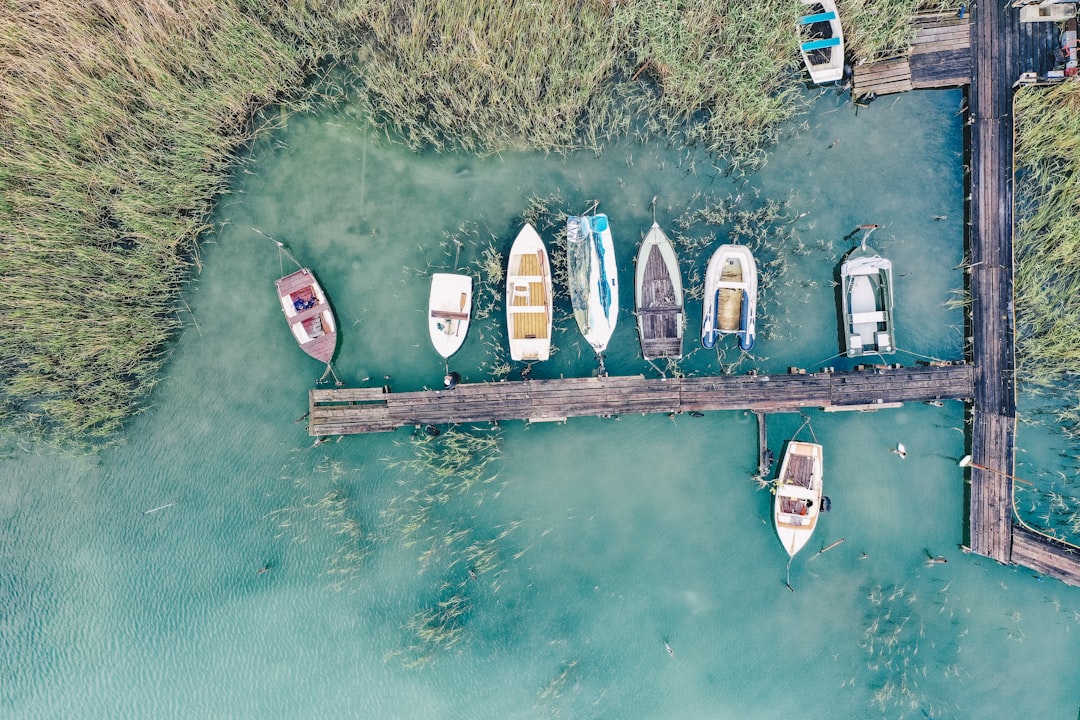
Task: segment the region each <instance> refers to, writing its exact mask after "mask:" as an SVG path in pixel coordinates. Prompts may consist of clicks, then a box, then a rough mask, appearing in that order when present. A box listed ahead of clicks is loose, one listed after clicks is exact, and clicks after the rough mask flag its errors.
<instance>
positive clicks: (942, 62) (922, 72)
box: [851, 12, 971, 98]
mask: <svg viewBox="0 0 1080 720" xmlns="http://www.w3.org/2000/svg"><path fill="white" fill-rule="evenodd" d="M915 29H916V32H915V39H914V41H913V42H912V44H911V48H910V49H908V51H907V52H905V53H902V54H898V55H897V56H896V57H892V58H887V59H882V60H877V61H875V62H868V63H863V64H861V65H857V66H855V70H854V77H853V78H852V90H851V95H852V97H854V98H864V97H866V96H870V95H888V94H890V93H899V92H905V91H907V90H918V89H925V88H943V87H960V86H962V85H967V84H968V83H969V82H970V81H971V16H969V15H967V16H965V17H963V18H961V17H959V15H958V14H957V13H955V12H951V13H934V14H925V15H918V16H917V17H916V18H915Z"/></svg>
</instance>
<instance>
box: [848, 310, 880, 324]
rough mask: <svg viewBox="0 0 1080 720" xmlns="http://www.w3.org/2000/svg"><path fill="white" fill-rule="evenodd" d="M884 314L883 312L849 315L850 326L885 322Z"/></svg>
mask: <svg viewBox="0 0 1080 720" xmlns="http://www.w3.org/2000/svg"><path fill="white" fill-rule="evenodd" d="M885 319H886V317H885V313H883V312H862V313H852V314H851V324H852V325H862V324H864V323H879V322H885Z"/></svg>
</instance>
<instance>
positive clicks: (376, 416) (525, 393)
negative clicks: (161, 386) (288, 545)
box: [308, 363, 975, 437]
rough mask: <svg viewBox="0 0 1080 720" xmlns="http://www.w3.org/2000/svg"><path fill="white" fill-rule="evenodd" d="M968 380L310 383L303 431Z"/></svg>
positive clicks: (789, 400)
mask: <svg viewBox="0 0 1080 720" xmlns="http://www.w3.org/2000/svg"><path fill="white" fill-rule="evenodd" d="M974 377H975V371H974V368H973V367H972V366H971V365H969V364H964V363H958V364H947V365H936V366H917V367H902V366H895V365H893V366H873V367H867V368H866V369H863V370H857V371H852V372H820V373H809V374H804V373H801V372H791V373H788V374H783V375H761V374H748V375H721V376H715V377H672V378H646V377H643V376H641V375H633V376H621V377H612V376H605V377H587V378H556V379H550V380H521V381H513V382H511V381H504V382H490V383H466V384H460V385H457V386H456V387H454V388H453V389H450V390H417V391H411V392H391V391H390V389H389V388H378V387H376V388H341V389H333V390H318V389H317V390H312V391H311V394H310V406H309V415H308V423H309V425H308V432H309V433H310V434H311V435H314V436H318V437H325V436H328V435H351V434H356V433H370V432H389V431H392V430H395V429H397V428H400V427H413V426H417V425H442V424H447V423H470V422H490V421H504V420H528V421H531V422H550V421H562V420H566V419H567V418H571V417H584V416H615V415H629V414H647V413H664V414H670V413H685V412H707V411H714V410H752V411H755V412H781V411H789V412H790V411H798V410H799V409H800V408H807V407H815V408H824V409H825V410H876V409H880V408H885V407H896V405H897V403H905V402H930V401H937V400H948V399H957V400H968V399H970V398H971V397H972V394H973V392H974Z"/></svg>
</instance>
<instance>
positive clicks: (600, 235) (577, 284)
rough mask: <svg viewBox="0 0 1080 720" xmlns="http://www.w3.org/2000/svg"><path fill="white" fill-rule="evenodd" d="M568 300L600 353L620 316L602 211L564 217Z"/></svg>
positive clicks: (615, 274) (611, 248) (611, 247)
mask: <svg viewBox="0 0 1080 720" xmlns="http://www.w3.org/2000/svg"><path fill="white" fill-rule="evenodd" d="M566 262H567V270H568V271H569V282H570V302H571V304H572V305H573V308H574V318H575V319H576V320H577V322H578V327H579V328H580V330H581V334H582V335H583V336H584V337H585V340H586V341H587V342H588V343H589V345H591V346H592V349H593V350H595V351H596V353H597V354H598V355H599V354H601V353H603V352H604V350H606V349H607V345H608V342H609V341H610V340H611V335H612V333H613V332H615V324H616V322H617V321H618V319H619V284H618V283H619V279H618V268H617V267H616V264H615V245H614V242H613V240H612V238H611V226H610V225H609V224H608V217H607V215H604V214H603V213H599V214H596V215H578V216H570V217H569V218H567V220H566Z"/></svg>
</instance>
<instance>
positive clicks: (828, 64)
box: [799, 0, 844, 85]
mask: <svg viewBox="0 0 1080 720" xmlns="http://www.w3.org/2000/svg"><path fill="white" fill-rule="evenodd" d="M802 2H803V4H804V5H806V6H807V14H806V15H803V16H802V18H801V19H800V20H799V50H800V51H801V52H802V58H803V62H804V63H805V64H806V69H807V70H809V71H810V79H811V80H813V81H814V82H815V83H816V84H818V85H823V84H825V83H832V82H837V81H838V80H841V79H843V77H844V32H843V30H842V29H841V27H840V16H839V15H838V14H837V12H836V3H835V2H833V0H802Z"/></svg>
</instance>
